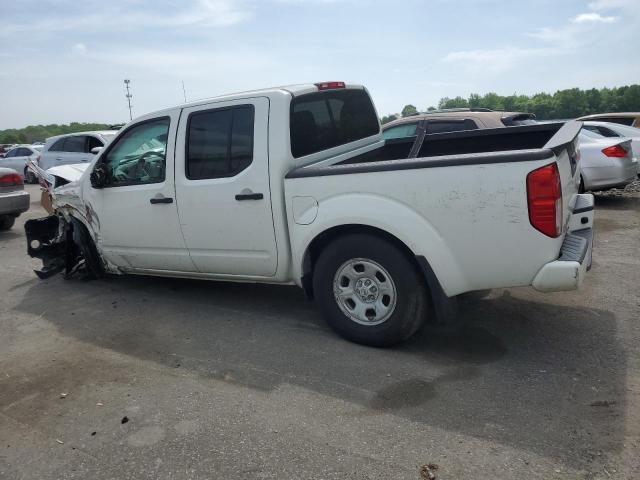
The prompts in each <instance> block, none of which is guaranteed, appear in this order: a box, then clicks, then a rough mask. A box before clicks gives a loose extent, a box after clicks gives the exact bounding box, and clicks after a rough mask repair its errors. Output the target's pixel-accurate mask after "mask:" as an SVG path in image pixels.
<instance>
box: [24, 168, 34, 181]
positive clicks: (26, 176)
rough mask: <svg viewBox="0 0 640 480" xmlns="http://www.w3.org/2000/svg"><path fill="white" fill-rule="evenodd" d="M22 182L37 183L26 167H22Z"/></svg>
mask: <svg viewBox="0 0 640 480" xmlns="http://www.w3.org/2000/svg"><path fill="white" fill-rule="evenodd" d="M24 183H29V184H33V183H37V180H36V176H35V175H34V174H33V172H32V171H31V170H29V169H28V168H25V169H24Z"/></svg>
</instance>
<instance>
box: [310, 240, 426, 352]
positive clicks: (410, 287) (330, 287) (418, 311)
mask: <svg viewBox="0 0 640 480" xmlns="http://www.w3.org/2000/svg"><path fill="white" fill-rule="evenodd" d="M315 265H316V266H315V271H314V275H313V290H314V295H315V298H316V301H317V303H318V307H319V308H320V311H321V312H322V314H323V316H324V317H325V319H326V320H327V323H328V324H329V326H330V327H331V328H332V329H333V330H335V331H336V332H338V333H339V334H340V335H342V336H343V337H345V338H347V339H348V340H351V341H353V342H356V343H360V344H363V345H369V346H373V347H388V346H391V345H395V344H398V343H400V342H403V341H405V340H407V339H408V338H409V337H411V336H412V335H413V334H414V333H416V331H417V330H418V329H419V328H420V326H421V325H422V324H423V322H424V320H425V318H426V315H427V307H428V294H427V286H426V284H425V281H424V279H423V277H422V276H421V275H420V273H419V272H418V270H417V268H416V266H415V264H414V263H413V262H411V259H410V258H409V257H408V256H407V255H406V254H405V253H404V252H403V251H402V250H400V249H399V248H398V247H396V246H395V245H394V244H393V243H391V242H389V241H387V240H384V239H382V238H380V237H377V236H374V235H369V234H350V235H346V236H344V237H341V238H338V239H337V240H334V241H333V242H331V243H330V244H329V245H328V246H327V247H325V249H324V250H323V251H322V253H321V254H320V256H319V257H318V259H317V261H316V263H315Z"/></svg>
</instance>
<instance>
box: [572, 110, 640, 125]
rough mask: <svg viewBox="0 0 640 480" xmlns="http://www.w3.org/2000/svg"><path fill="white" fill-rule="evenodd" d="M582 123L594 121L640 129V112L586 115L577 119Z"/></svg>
mask: <svg viewBox="0 0 640 480" xmlns="http://www.w3.org/2000/svg"><path fill="white" fill-rule="evenodd" d="M576 120H580V121H581V122H586V121H588V120H593V121H597V122H609V123H619V124H620V125H627V126H629V127H635V128H640V112H622V113H596V114H594V115H585V116H584V117H580V118H576Z"/></svg>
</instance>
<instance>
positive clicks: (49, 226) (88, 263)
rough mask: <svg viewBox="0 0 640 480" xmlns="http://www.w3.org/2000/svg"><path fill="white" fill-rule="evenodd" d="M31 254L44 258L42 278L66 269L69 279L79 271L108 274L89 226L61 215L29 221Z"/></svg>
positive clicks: (28, 235) (97, 275)
mask: <svg viewBox="0 0 640 480" xmlns="http://www.w3.org/2000/svg"><path fill="white" fill-rule="evenodd" d="M24 229H25V232H26V234H27V252H28V254H29V256H31V257H33V258H38V259H40V260H42V265H43V266H42V269H41V270H35V273H36V275H38V277H39V278H41V279H45V278H49V277H51V276H52V275H55V274H56V273H61V272H64V276H65V277H66V278H69V277H71V276H72V275H73V274H74V273H76V272H80V271H82V272H84V273H85V274H86V275H87V276H90V277H101V276H103V275H104V273H105V272H104V267H103V265H102V261H101V260H100V256H99V254H98V252H97V250H96V248H95V245H94V244H93V241H92V240H91V237H90V236H89V232H88V231H87V229H86V227H85V226H84V225H83V224H82V223H81V222H80V221H79V220H77V219H75V218H73V217H69V219H68V220H67V219H65V218H64V217H62V216H59V215H50V216H48V217H44V218H36V219H33V220H28V221H27V222H26V223H25V225H24Z"/></svg>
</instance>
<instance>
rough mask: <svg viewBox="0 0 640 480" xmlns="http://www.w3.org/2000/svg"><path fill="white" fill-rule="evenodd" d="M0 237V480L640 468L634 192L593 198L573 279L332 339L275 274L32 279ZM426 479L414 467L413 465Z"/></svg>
mask: <svg viewBox="0 0 640 480" xmlns="http://www.w3.org/2000/svg"><path fill="white" fill-rule="evenodd" d="M29 189H30V191H31V192H32V200H33V202H32V210H31V211H30V212H28V214H26V215H24V216H22V217H20V219H19V221H18V222H17V223H16V227H14V229H13V230H11V231H10V232H2V233H0V268H1V270H0V271H1V272H2V275H1V276H0V292H2V295H1V296H0V479H3V480H5V479H6V480H9V479H72V478H74V479H76V478H77V479H118V480H122V479H145V478H149V479H264V478H273V479H288V478H291V479H347V478H348V479H381V480H390V479H420V478H421V475H420V472H419V470H420V468H421V466H422V465H425V464H429V463H433V464H436V465H437V466H438V467H439V468H438V469H437V470H432V471H433V472H435V473H436V474H437V478H438V479H469V480H479V479H546V480H548V479H566V478H579V479H610V478H613V479H638V478H640V353H639V350H638V345H639V344H640V318H639V317H640V315H639V313H640V293H639V292H640V194H638V193H634V192H631V191H629V192H626V193H624V194H621V195H614V194H606V195H598V196H597V199H596V205H597V210H596V236H595V248H594V265H593V269H592V270H591V272H590V275H588V277H587V279H586V282H585V285H584V286H583V289H582V290H580V291H577V292H569V293H556V294H547V295H544V294H540V293H536V292H534V291H532V290H530V289H512V290H495V291H492V292H491V293H490V294H489V295H488V296H487V297H485V298H478V296H476V297H475V298H474V297H473V296H469V297H467V298H466V299H465V300H464V301H463V302H462V307H461V315H462V316H463V317H464V319H465V326H464V328H463V329H462V330H461V331H460V332H458V333H433V332H429V331H422V332H421V333H420V334H419V335H418V337H417V338H415V340H413V341H411V342H410V343H409V344H407V345H405V346H403V347H401V348H396V349H391V350H379V349H372V348H366V347H362V346H358V345H354V344H351V343H348V342H346V341H344V340H342V339H340V338H338V337H336V336H335V335H334V334H333V333H332V332H331V331H329V330H328V328H327V327H326V325H325V324H324V322H323V321H322V319H321V318H320V316H319V314H318V313H317V312H316V310H315V308H314V307H313V305H312V304H310V303H308V302H307V301H306V300H305V299H304V297H303V295H302V293H301V292H300V291H299V290H297V289H295V288H290V287H274V286H262V285H234V284H224V283H213V282H204V281H202V282H198V281H185V280H169V279H154V278H138V277H128V278H126V277H122V278H110V279H106V280H100V281H89V282H84V281H81V280H77V279H74V280H70V281H65V280H64V279H63V278H62V277H60V276H57V277H54V278H51V279H49V280H46V281H40V280H38V279H37V278H36V277H35V275H34V274H33V272H32V271H31V269H32V268H34V267H36V266H37V262H35V261H32V260H31V259H29V258H28V257H27V256H26V253H25V250H26V242H25V238H24V233H23V229H22V225H23V223H24V220H25V219H28V218H35V217H39V216H43V215H44V211H43V210H42V209H41V208H40V206H39V205H38V202H37V199H38V198H39V195H38V193H37V188H36V187H34V186H29ZM427 478H428V477H427Z"/></svg>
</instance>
